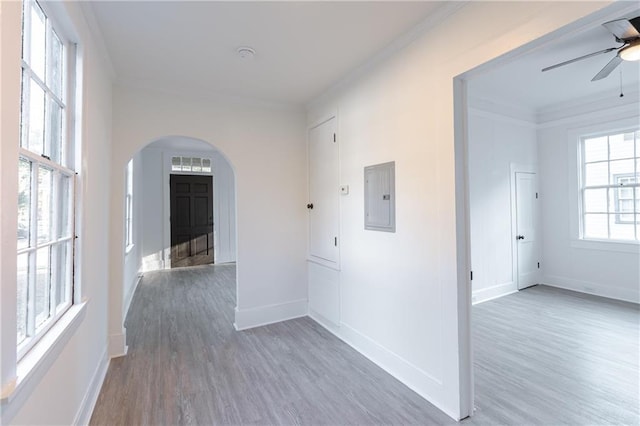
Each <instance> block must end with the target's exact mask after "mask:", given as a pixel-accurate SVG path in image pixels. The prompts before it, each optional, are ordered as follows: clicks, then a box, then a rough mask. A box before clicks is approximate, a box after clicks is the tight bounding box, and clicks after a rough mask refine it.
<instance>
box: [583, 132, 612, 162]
mask: <svg viewBox="0 0 640 426" xmlns="http://www.w3.org/2000/svg"><path fill="white" fill-rule="evenodd" d="M607 150H608V148H607V137H606V136H602V137H599V138H591V139H585V140H584V161H585V162H586V163H590V162H592V161H605V160H607V159H608V156H607Z"/></svg>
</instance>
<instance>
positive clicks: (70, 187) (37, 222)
mask: <svg viewBox="0 0 640 426" xmlns="http://www.w3.org/2000/svg"><path fill="white" fill-rule="evenodd" d="M65 50H66V49H65V46H64V43H63V41H62V39H61V38H60V37H59V36H58V34H57V33H56V31H55V30H54V28H53V25H52V22H51V21H50V19H49V18H48V17H47V16H46V14H45V13H44V11H43V10H42V8H41V7H40V6H39V4H38V3H37V2H36V1H29V0H26V1H24V2H23V33H22V84H21V89H22V96H21V99H22V103H21V108H20V125H21V134H20V136H21V137H20V148H19V158H18V234H17V296H18V297H17V345H18V347H17V350H18V358H21V357H22V356H23V355H24V354H25V353H26V352H27V351H28V350H29V349H30V348H31V347H32V346H33V345H34V344H35V343H36V342H37V341H38V340H39V338H40V337H41V336H42V335H43V334H44V333H45V332H46V331H47V330H48V329H49V328H50V327H51V326H52V325H53V324H54V323H55V321H56V320H57V319H58V318H59V317H60V316H61V315H62V314H63V313H64V312H65V311H66V310H67V309H68V308H69V307H70V306H71V304H72V303H73V302H72V299H73V250H74V237H73V235H74V232H73V227H74V220H75V217H74V194H75V189H74V181H75V172H74V170H73V158H72V154H73V149H72V141H71V140H69V139H68V138H67V137H66V133H65V125H66V122H67V116H68V114H69V112H68V107H67V105H66V103H65V98H66V96H65V90H66V87H67V85H66V84H65V83H66V80H67V79H68V73H67V70H66V69H65V68H66V67H65V55H66V52H65Z"/></svg>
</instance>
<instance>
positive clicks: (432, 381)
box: [309, 313, 460, 421]
mask: <svg viewBox="0 0 640 426" xmlns="http://www.w3.org/2000/svg"><path fill="white" fill-rule="evenodd" d="M310 314H311V313H310ZM309 317H310V318H311V319H313V320H314V321H316V322H317V323H318V324H320V325H321V326H322V327H324V328H325V329H326V330H328V331H329V332H331V333H332V334H334V335H335V336H336V337H338V338H339V339H340V340H342V341H343V342H345V343H346V344H348V345H349V346H351V347H352V348H353V349H355V350H356V351H358V352H359V353H361V354H362V355H364V356H365V357H366V358H368V359H369V360H370V361H372V362H373V363H374V364H376V365H377V366H378V367H380V368H382V369H383V370H384V371H386V372H387V373H389V374H391V375H392V376H393V377H395V378H396V379H398V380H399V381H400V382H402V383H403V384H404V385H405V386H407V387H408V388H409V389H411V390H413V391H414V392H416V393H417V394H418V395H420V396H421V397H423V398H424V399H426V400H427V401H429V402H430V403H432V404H433V405H435V406H436V407H437V408H439V409H440V410H442V411H444V413H445V414H447V415H448V416H449V417H451V418H452V419H454V420H456V421H457V420H460V418H459V417H458V413H457V410H456V409H453V408H452V407H448V406H447V405H446V404H444V403H443V402H442V400H440V399H439V398H436V397H435V396H434V395H441V394H442V393H443V390H442V381H441V380H440V379H438V378H436V377H433V376H432V375H430V374H429V373H427V372H426V371H424V370H422V369H420V368H419V367H417V366H415V365H413V364H412V363H410V362H409V361H407V360H406V359H404V358H402V357H401V356H400V355H398V354H396V353H394V352H392V351H390V350H389V349H387V348H385V347H384V346H382V345H380V344H379V343H378V342H376V341H375V340H373V339H371V338H370V337H368V336H366V335H364V334H362V333H360V332H359V331H358V330H356V329H355V328H353V327H351V326H349V325H348V324H345V323H344V322H343V323H342V324H341V326H340V327H335V326H333V327H331V326H329V327H327V326H326V324H325V323H324V321H322V316H321V315H320V316H319V317H320V318H321V320H320V321H318V320H317V318H318V315H317V313H314V314H313V315H309Z"/></svg>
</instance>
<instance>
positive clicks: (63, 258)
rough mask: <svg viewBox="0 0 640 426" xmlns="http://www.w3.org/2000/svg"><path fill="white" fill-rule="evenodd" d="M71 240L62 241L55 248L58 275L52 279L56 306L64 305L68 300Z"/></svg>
mask: <svg viewBox="0 0 640 426" xmlns="http://www.w3.org/2000/svg"><path fill="white" fill-rule="evenodd" d="M71 259H72V256H71V242H66V243H62V244H60V245H59V246H58V249H57V270H58V276H57V277H56V280H55V281H54V285H55V289H56V297H55V304H56V306H60V305H65V304H67V303H68V302H69V296H70V293H71V292H70V291H69V289H70V288H71Z"/></svg>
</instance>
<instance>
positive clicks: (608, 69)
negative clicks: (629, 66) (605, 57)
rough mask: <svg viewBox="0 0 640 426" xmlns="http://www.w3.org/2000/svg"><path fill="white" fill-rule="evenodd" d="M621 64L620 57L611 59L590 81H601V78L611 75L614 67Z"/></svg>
mask: <svg viewBox="0 0 640 426" xmlns="http://www.w3.org/2000/svg"><path fill="white" fill-rule="evenodd" d="M621 62H622V58H621V57H620V55H616V56H614V57H613V59H612V60H610V61H609V63H608V64H607V65H605V66H604V68H602V69H601V70H600V72H599V73H598V74H596V76H595V77H593V78H592V79H591V81H597V80H602V79H603V78H605V77H606V76H608V75H609V74H611V71H613V70H614V69H616V67H617V66H618V65H620V63H621Z"/></svg>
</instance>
